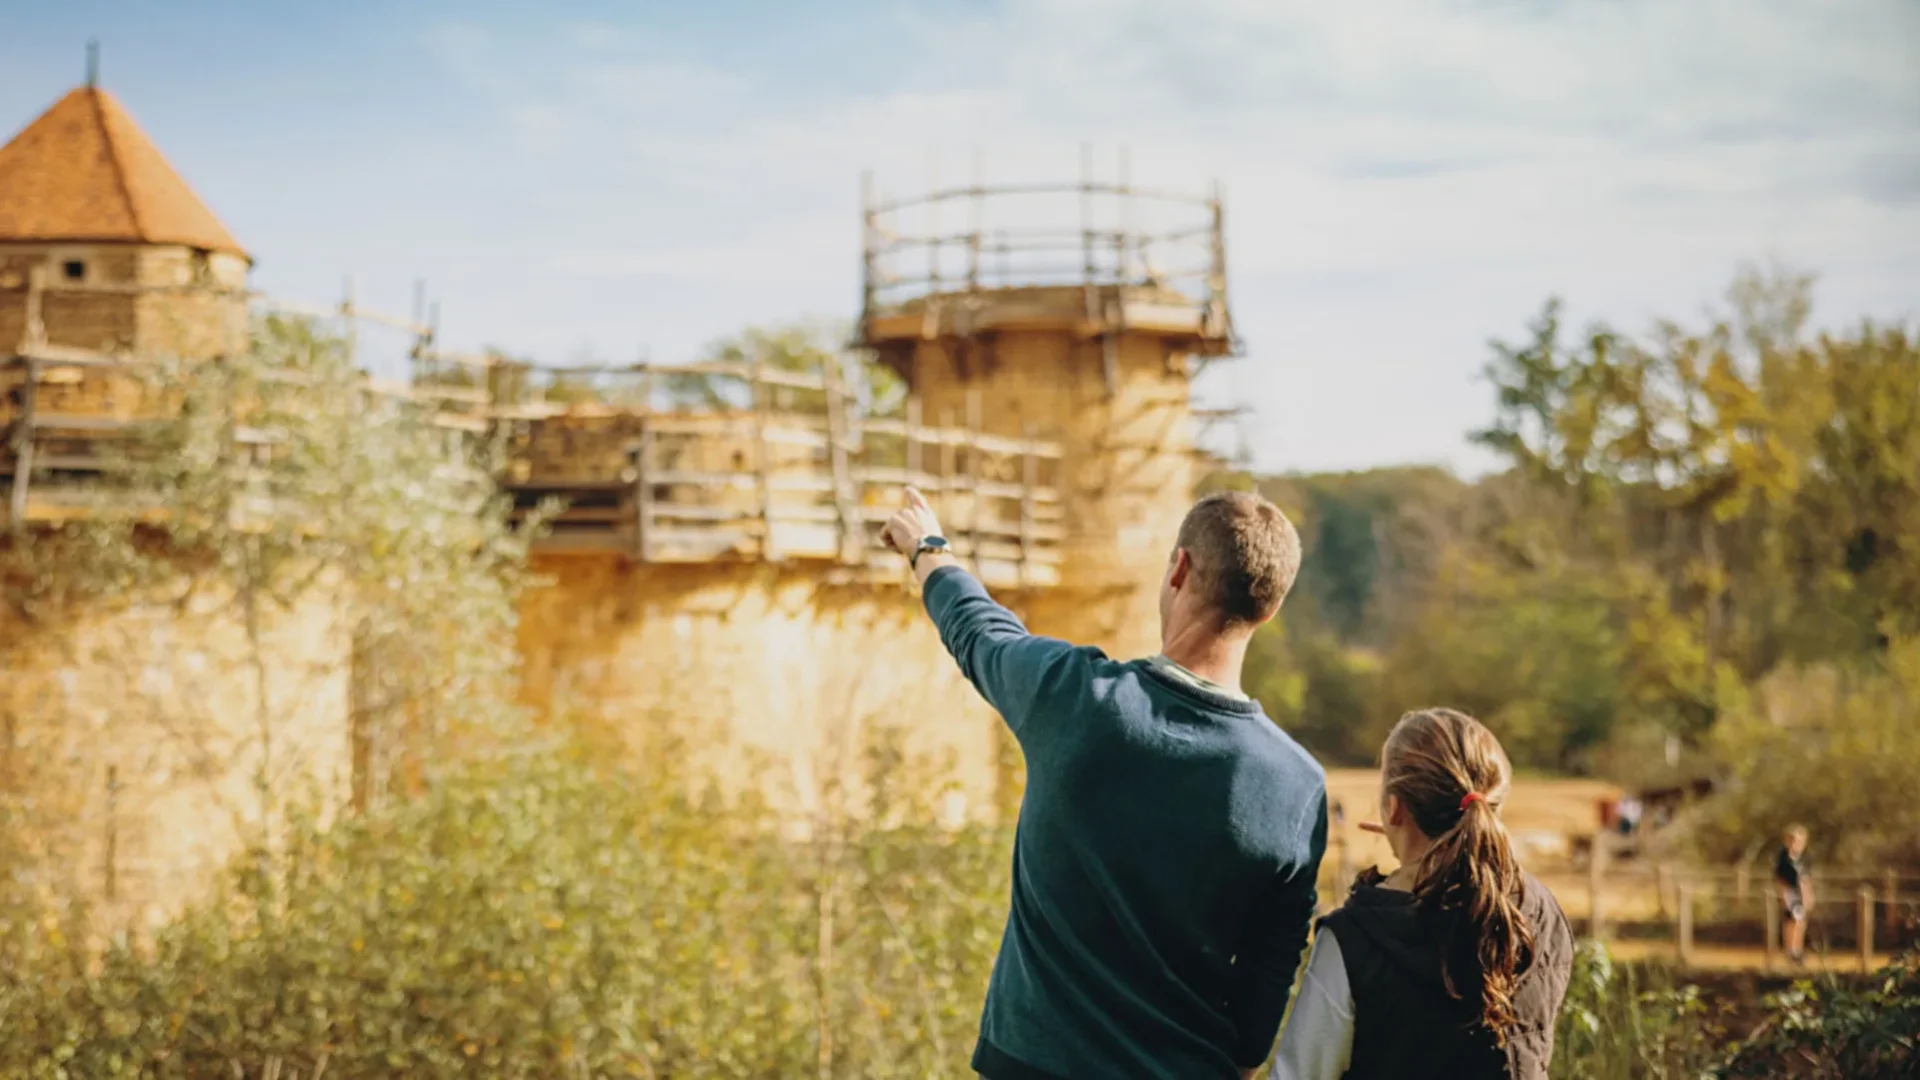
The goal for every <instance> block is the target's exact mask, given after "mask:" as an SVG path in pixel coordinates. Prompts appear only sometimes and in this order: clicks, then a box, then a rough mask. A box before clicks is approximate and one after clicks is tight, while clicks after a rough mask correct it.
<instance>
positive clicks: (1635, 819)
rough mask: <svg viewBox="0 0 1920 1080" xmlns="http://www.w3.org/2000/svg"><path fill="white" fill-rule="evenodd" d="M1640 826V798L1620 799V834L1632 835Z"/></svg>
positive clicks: (1624, 835)
mask: <svg viewBox="0 0 1920 1080" xmlns="http://www.w3.org/2000/svg"><path fill="white" fill-rule="evenodd" d="M1638 828H1640V800H1639V799H1635V798H1631V797H1629V798H1625V799H1621V800H1620V835H1621V836H1623V837H1631V836H1632V835H1633V834H1634V831H1635V830H1637V829H1638Z"/></svg>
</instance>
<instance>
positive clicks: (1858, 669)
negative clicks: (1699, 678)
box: [1698, 638, 1920, 866]
mask: <svg viewBox="0 0 1920 1080" xmlns="http://www.w3.org/2000/svg"><path fill="white" fill-rule="evenodd" d="M1726 696H1727V697H1728V698H1729V699H1730V700H1731V707H1730V708H1729V709H1728V710H1727V713H1726V714H1725V715H1724V716H1722V718H1721V720H1720V723H1719V725H1718V726H1717V727H1716V728H1715V730H1714V732H1713V736H1712V742H1713V748H1714V750H1715V751H1716V753H1717V755H1718V756H1719V758H1720V759H1721V760H1722V761H1724V762H1726V763H1727V766H1728V778H1727V780H1728V782H1727V784H1726V785H1725V789H1724V790H1723V791H1722V792H1721V793H1720V794H1719V795H1718V796H1717V797H1716V798H1715V799H1714V800H1713V801H1712V802H1711V803H1710V804H1708V805H1707V806H1705V807H1703V811H1704V813H1703V816H1702V820H1701V821H1700V822H1699V823H1698V837H1699V841H1700V845H1701V847H1702V849H1703V851H1704V852H1705V853H1707V854H1709V855H1711V856H1713V857H1716V858H1722V859H1727V858H1734V857H1737V856H1738V855H1739V854H1740V853H1741V852H1742V851H1743V850H1746V849H1748V848H1749V847H1750V846H1751V845H1753V844H1754V843H1755V842H1756V841H1766V840H1771V839H1772V838H1774V837H1777V836H1779V835H1780V831H1781V830H1782V829H1783V828H1785V827H1786V825H1787V824H1788V823H1790V822H1795V821H1797V822H1801V823H1803V824H1805V825H1806V826H1807V827H1808V828H1809V829H1811V830H1812V833H1813V835H1812V844H1813V849H1814V851H1815V852H1816V853H1817V854H1818V856H1819V857H1820V858H1821V859H1822V861H1826V862H1830V863H1836V864H1838V863H1851V864H1855V865H1868V866H1874V865H1879V866H1888V865H1892V866H1920V802H1917V801H1916V800H1915V799H1914V798H1913V792H1914V791H1915V790H1916V788H1920V739H1916V738H1915V737H1914V734H1913V733H1914V730H1915V725H1916V723H1920V638H1895V639H1894V640H1893V641H1892V642H1891V643H1890V644H1889V645H1888V648H1887V651H1886V653H1885V655H1884V656H1883V657H1880V658H1877V659H1876V661H1875V662H1874V663H1871V664H1860V665H1854V666H1852V667H1849V668H1842V669H1836V668H1824V669H1809V670H1787V671H1781V672H1776V673H1775V674H1774V675H1772V676H1770V677H1768V678H1767V679H1765V680H1762V681H1761V683H1760V684H1759V685H1758V686H1757V687H1756V688H1754V690H1753V691H1752V692H1750V693H1743V692H1728V693H1727V695H1726Z"/></svg>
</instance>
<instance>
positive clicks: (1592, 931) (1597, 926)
mask: <svg viewBox="0 0 1920 1080" xmlns="http://www.w3.org/2000/svg"><path fill="white" fill-rule="evenodd" d="M1606 840H1607V836H1606V834H1605V833H1597V834H1595V836H1594V838H1593V849H1592V852H1591V853H1590V854H1589V855H1588V856H1587V936H1588V937H1590V938H1592V939H1593V940H1595V941H1605V940H1606V939H1607V920H1606V912H1605V910H1604V908H1603V906H1602V904H1601V900H1600V893H1601V885H1602V883H1603V881H1604V876H1605V873H1606V861H1607V844H1606Z"/></svg>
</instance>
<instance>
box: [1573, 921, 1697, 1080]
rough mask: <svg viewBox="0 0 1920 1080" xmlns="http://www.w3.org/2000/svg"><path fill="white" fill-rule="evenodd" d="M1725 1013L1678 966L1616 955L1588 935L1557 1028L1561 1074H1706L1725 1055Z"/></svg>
mask: <svg viewBox="0 0 1920 1080" xmlns="http://www.w3.org/2000/svg"><path fill="white" fill-rule="evenodd" d="M1720 1020H1721V1017H1720V1016H1719V1014H1718V1013H1717V1011H1716V1009H1715V1008H1714V1007H1713V1006H1711V1005H1709V1003H1708V1002H1707V1000H1706V999H1704V998H1703V997H1702V996H1701V994H1700V991H1699V989H1698V988H1697V987H1693V986H1685V985H1681V984H1680V983H1678V982H1677V981H1676V980H1675V978H1674V976H1673V973H1672V971H1671V970H1670V969H1667V968H1664V967H1660V966H1657V965H1646V964H1621V963H1616V962H1615V961H1614V960H1613V958H1612V956H1610V955H1609V954H1608V952H1607V950H1606V947H1605V946H1603V945H1599V944H1597V943H1595V942H1591V941H1582V942H1581V943H1580V944H1579V947H1578V948H1577V949H1576V950H1575V952H1574V960H1573V977H1572V980H1571V981H1570V982H1569V983H1568V986H1567V999H1566V1004H1565V1005H1564V1006H1563V1007H1562V1008H1561V1010H1560V1019H1559V1025H1558V1027H1557V1029H1556V1032H1555V1042H1554V1055H1553V1075H1554V1077H1555V1078H1556V1080H1628V1078H1636V1080H1637V1078H1641V1077H1651V1078H1668V1077H1673V1078H1678V1077H1698V1076H1701V1075H1703V1074H1704V1073H1705V1072H1706V1071H1707V1070H1708V1069H1709V1068H1711V1067H1712V1065H1713V1064H1714V1063H1715V1062H1717V1061H1718V1060H1719V1057H1720V1050H1719V1047H1720V1044H1721V1040H1722V1038H1723V1036H1724V1031H1723V1028H1722V1026H1721V1024H1720Z"/></svg>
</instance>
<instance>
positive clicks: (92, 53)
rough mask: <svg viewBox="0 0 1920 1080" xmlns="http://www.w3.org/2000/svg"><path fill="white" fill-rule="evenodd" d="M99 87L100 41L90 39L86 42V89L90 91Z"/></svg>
mask: <svg viewBox="0 0 1920 1080" xmlns="http://www.w3.org/2000/svg"><path fill="white" fill-rule="evenodd" d="M99 85H100V39H99V38H91V39H89V40H88V41H87V88H88V89H89V90H91V89H92V88H94V87H96V86H99Z"/></svg>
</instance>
